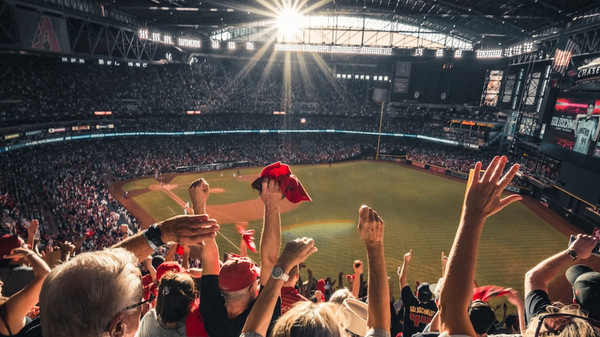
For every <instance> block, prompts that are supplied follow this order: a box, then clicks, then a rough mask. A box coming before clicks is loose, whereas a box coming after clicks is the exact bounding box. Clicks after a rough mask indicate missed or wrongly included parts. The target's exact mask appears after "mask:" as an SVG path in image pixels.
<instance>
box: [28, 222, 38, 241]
mask: <svg viewBox="0 0 600 337" xmlns="http://www.w3.org/2000/svg"><path fill="white" fill-rule="evenodd" d="M39 226H40V222H39V221H38V220H37V219H33V220H31V222H30V223H29V226H28V227H27V234H28V235H30V237H34V236H35V233H37V231H38V227H39Z"/></svg>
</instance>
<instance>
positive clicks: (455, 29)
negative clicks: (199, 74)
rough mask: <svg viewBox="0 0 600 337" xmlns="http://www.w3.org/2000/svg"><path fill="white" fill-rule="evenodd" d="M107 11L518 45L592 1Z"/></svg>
mask: <svg viewBox="0 0 600 337" xmlns="http://www.w3.org/2000/svg"><path fill="white" fill-rule="evenodd" d="M102 3H103V4H104V6H105V7H106V8H107V9H111V10H115V11H119V12H124V13H127V14H129V15H131V16H134V17H136V18H139V19H142V20H145V21H147V22H148V24H150V25H152V26H157V27H161V28H163V29H169V30H171V31H174V32H177V31H181V32H190V31H196V32H198V33H199V34H203V35H210V33H212V32H214V31H217V30H221V29H224V28H230V27H233V26H237V25H244V24H248V23H250V22H255V21H264V20H272V19H275V18H276V16H277V12H278V11H281V10H282V8H283V7H286V6H287V7H289V6H292V7H298V8H299V9H300V11H301V12H305V14H307V15H323V14H329V15H332V14H342V15H359V16H366V17H375V18H378V19H386V20H391V21H396V22H405V23H410V24H416V25H421V26H423V27H426V28H427V29H434V30H436V31H439V32H441V33H446V34H452V35H454V36H457V37H460V38H464V39H467V40H469V41H471V43H473V45H475V46H476V48H477V47H487V46H492V45H498V44H502V45H503V46H507V45H511V44H514V43H518V42H520V41H523V40H527V39H530V38H532V37H534V36H539V35H543V34H545V33H556V31H557V30H560V29H563V28H565V27H566V26H567V25H568V24H570V23H572V22H574V21H576V20H578V19H581V18H582V17H589V15H590V12H592V13H594V12H595V11H591V10H593V9H594V8H597V7H598V2H597V1H589V0H294V1H290V0H276V1H274V0H195V1H192V0H111V1H102ZM592 15H593V14H592Z"/></svg>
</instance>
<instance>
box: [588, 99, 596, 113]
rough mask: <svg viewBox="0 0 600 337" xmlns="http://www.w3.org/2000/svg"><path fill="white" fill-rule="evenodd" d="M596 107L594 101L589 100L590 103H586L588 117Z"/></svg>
mask: <svg viewBox="0 0 600 337" xmlns="http://www.w3.org/2000/svg"><path fill="white" fill-rule="evenodd" d="M595 108H596V102H595V101H591V102H590V103H588V107H587V115H588V117H589V116H591V115H592V114H593V113H594V109H595Z"/></svg>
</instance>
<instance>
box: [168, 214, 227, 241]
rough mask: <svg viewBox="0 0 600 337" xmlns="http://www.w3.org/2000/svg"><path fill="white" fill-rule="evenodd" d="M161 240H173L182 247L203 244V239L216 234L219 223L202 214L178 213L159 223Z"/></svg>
mask: <svg viewBox="0 0 600 337" xmlns="http://www.w3.org/2000/svg"><path fill="white" fill-rule="evenodd" d="M159 227H160V231H161V240H162V241H163V242H164V243H168V242H175V243H177V244H179V245H181V246H183V247H189V246H194V245H203V244H204V240H207V239H212V238H214V237H215V236H216V235H217V231H218V230H219V225H218V224H217V221H216V220H214V219H209V218H208V216H207V215H206V214H203V215H179V216H176V217H172V218H170V219H167V220H165V221H162V222H160V223H159Z"/></svg>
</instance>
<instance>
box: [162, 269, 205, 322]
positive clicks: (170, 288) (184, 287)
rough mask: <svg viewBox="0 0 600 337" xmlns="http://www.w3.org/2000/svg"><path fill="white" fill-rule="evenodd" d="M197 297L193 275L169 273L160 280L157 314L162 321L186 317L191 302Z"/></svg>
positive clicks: (176, 320)
mask: <svg viewBox="0 0 600 337" xmlns="http://www.w3.org/2000/svg"><path fill="white" fill-rule="evenodd" d="M195 298H196V286H195V284H194V280H193V279H192V277H191V276H189V275H187V274H182V273H167V274H165V276H163V277H162V278H161V280H160V285H159V286H158V297H157V299H156V316H157V317H158V321H159V322H160V323H163V324H164V323H172V322H179V321H181V320H183V319H185V317H186V315H187V313H188V309H189V305H190V303H191V302H192V301H193V300H194V299H195Z"/></svg>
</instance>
